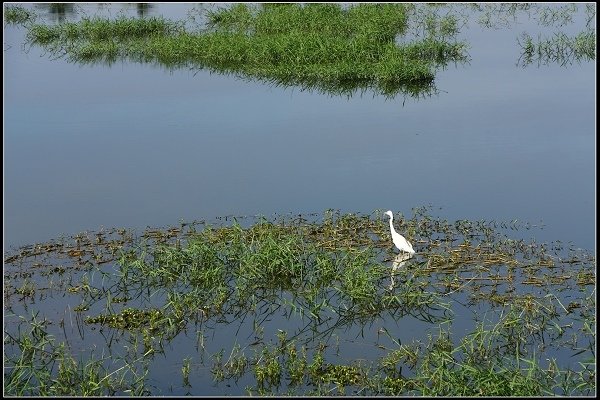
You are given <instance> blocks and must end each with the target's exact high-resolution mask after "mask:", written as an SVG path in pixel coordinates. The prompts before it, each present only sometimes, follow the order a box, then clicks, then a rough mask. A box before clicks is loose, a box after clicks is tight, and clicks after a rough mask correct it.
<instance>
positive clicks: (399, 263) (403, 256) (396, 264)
mask: <svg viewBox="0 0 600 400" xmlns="http://www.w3.org/2000/svg"><path fill="white" fill-rule="evenodd" d="M412 256H413V253H405V252H400V253H399V254H398V255H397V256H396V257H394V261H392V273H391V275H390V278H391V280H392V281H391V282H390V286H389V287H388V289H389V290H392V289H393V288H394V284H395V280H394V275H395V274H396V271H398V270H399V269H400V268H402V267H403V266H404V264H406V261H407V260H408V259H409V258H411V257H412Z"/></svg>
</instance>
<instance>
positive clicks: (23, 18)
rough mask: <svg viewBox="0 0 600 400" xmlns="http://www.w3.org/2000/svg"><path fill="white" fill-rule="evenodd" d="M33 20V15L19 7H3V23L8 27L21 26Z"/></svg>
mask: <svg viewBox="0 0 600 400" xmlns="http://www.w3.org/2000/svg"><path fill="white" fill-rule="evenodd" d="M34 19H35V14H34V13H32V12H31V11H29V10H27V9H26V8H23V7H21V6H6V7H4V22H6V23H7V24H10V25H21V24H24V23H26V22H28V21H32V20H34Z"/></svg>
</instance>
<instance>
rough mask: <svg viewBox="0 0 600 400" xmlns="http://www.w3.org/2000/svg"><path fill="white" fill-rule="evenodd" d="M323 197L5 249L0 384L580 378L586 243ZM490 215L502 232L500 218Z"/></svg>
mask: <svg viewBox="0 0 600 400" xmlns="http://www.w3.org/2000/svg"><path fill="white" fill-rule="evenodd" d="M382 216H383V214H382V213H381V212H379V211H376V212H374V213H373V214H371V215H361V214H342V213H340V212H336V211H331V210H330V211H327V212H326V213H325V214H324V215H322V216H315V215H311V216H295V217H291V216H279V217H273V218H271V219H266V218H262V217H256V218H237V219H228V220H227V221H226V220H221V221H220V222H219V223H213V224H208V223H206V222H194V223H181V224H180V225H179V226H177V227H172V228H167V229H154V230H151V229H148V230H146V231H144V232H142V233H141V234H135V232H133V231H129V230H106V231H100V232H93V233H89V232H88V233H82V234H79V235H76V236H73V237H69V238H62V239H58V240H54V241H51V242H48V243H43V244H36V245H32V246H27V247H23V248H21V249H18V250H15V251H12V252H10V253H8V254H5V258H4V263H5V269H4V313H5V321H4V322H5V328H4V346H5V347H4V348H5V353H4V364H5V368H4V391H5V393H6V394H9V395H53V396H59V395H123V394H131V395H165V394H193V395H207V394H256V395H266V394H269V395H326V394H342V395H343V394H346V395H350V394H357V395H452V396H510V395H523V396H533V395H594V394H595V392H596V386H595V371H596V363H595V327H596V320H595V312H596V304H595V284H596V274H595V270H596V259H595V257H594V256H593V255H592V254H590V253H588V252H586V251H584V250H581V249H575V248H569V246H565V245H563V244H562V243H558V242H555V243H550V244H542V243H536V242H535V241H533V240H530V241H527V240H524V239H515V238H510V237H509V236H507V232H515V233H516V232H518V231H524V230H529V229H533V227H532V226H530V225H528V224H522V223H517V222H516V221H514V222H511V223H498V222H490V221H466V220H459V221H454V222H450V221H446V220H443V219H440V218H434V217H432V216H431V215H430V213H429V212H428V210H427V209H416V210H414V215H413V216H412V217H411V218H405V217H402V216H399V215H397V216H396V217H397V218H396V219H395V221H396V222H395V227H396V230H398V231H399V232H402V233H403V234H404V236H406V238H407V239H408V240H409V241H410V242H411V243H412V244H413V246H414V248H415V250H416V254H415V255H414V256H413V257H411V258H409V257H408V256H405V255H397V254H395V253H394V251H395V249H394V248H393V245H392V242H391V237H390V232H389V225H388V224H387V222H386V220H384V219H383V218H382ZM503 232H504V233H503Z"/></svg>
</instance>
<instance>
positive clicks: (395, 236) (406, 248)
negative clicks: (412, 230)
mask: <svg viewBox="0 0 600 400" xmlns="http://www.w3.org/2000/svg"><path fill="white" fill-rule="evenodd" d="M385 215H387V216H389V217H390V231H391V233H392V241H393V242H394V245H395V246H396V247H397V248H398V250H400V251H403V252H405V253H409V254H411V255H413V254H415V251H414V249H413V247H412V245H411V244H410V243H409V242H408V240H406V239H405V238H404V236H402V235H401V234H399V233H398V232H396V230H395V229H394V225H392V221H393V220H394V214H393V213H392V212H391V211H386V212H385Z"/></svg>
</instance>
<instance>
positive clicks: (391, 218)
mask: <svg viewBox="0 0 600 400" xmlns="http://www.w3.org/2000/svg"><path fill="white" fill-rule="evenodd" d="M393 220H394V217H390V230H391V231H392V232H396V231H395V230H394V225H392V221H393Z"/></svg>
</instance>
